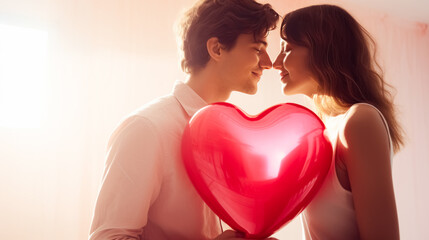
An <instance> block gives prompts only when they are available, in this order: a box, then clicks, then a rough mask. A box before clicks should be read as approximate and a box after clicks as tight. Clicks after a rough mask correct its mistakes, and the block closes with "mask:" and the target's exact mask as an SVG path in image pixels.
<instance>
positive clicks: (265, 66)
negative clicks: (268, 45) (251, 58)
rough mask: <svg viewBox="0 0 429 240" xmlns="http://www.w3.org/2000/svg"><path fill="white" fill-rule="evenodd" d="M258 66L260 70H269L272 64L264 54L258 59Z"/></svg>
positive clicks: (266, 54)
mask: <svg viewBox="0 0 429 240" xmlns="http://www.w3.org/2000/svg"><path fill="white" fill-rule="evenodd" d="M259 66H260V67H261V68H262V69H270V68H272V67H273V63H272V62H271V59H270V56H268V53H267V52H265V53H264V54H263V55H262V56H261V57H260V59H259Z"/></svg>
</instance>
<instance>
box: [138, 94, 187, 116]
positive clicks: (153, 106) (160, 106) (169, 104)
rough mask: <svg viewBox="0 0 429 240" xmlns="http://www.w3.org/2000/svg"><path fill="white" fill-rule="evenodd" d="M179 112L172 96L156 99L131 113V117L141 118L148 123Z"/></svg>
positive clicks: (179, 108)
mask: <svg viewBox="0 0 429 240" xmlns="http://www.w3.org/2000/svg"><path fill="white" fill-rule="evenodd" d="M178 111H181V105H180V103H179V102H178V101H177V99H176V97H175V96H174V95H171V94H170V95H165V96H162V97H159V98H156V99H154V100H152V101H150V102H148V103H146V104H144V105H143V106H141V107H139V108H138V109H136V110H135V111H134V112H132V113H131V116H138V117H143V118H145V119H147V120H149V121H157V120H159V118H165V117H166V115H165V114H167V113H168V115H167V116H171V115H175V113H178Z"/></svg>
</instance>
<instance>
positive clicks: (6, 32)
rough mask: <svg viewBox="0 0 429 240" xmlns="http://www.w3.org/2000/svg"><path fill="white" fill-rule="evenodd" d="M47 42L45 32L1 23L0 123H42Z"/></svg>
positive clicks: (28, 125) (30, 125)
mask: <svg viewBox="0 0 429 240" xmlns="http://www.w3.org/2000/svg"><path fill="white" fill-rule="evenodd" d="M47 43H48V34H47V32H44V31H40V30H35V29H30V28H20V27H14V26H7V25H1V24H0V112H1V114H0V115H1V117H0V126H2V127H11V128H38V127H40V126H41V122H42V118H43V116H45V111H46V100H45V95H46V93H45V90H46V75H47V74H46V72H47V71H46V70H47V69H46V68H47Z"/></svg>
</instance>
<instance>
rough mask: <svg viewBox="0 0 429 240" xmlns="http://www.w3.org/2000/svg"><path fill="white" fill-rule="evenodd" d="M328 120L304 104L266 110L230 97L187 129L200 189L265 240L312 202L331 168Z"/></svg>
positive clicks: (189, 166)
mask: <svg viewBox="0 0 429 240" xmlns="http://www.w3.org/2000/svg"><path fill="white" fill-rule="evenodd" d="M324 130H325V126H324V124H323V122H322V121H321V120H320V119H319V118H318V117H317V116H316V115H315V114H314V113H313V112H312V111H310V110H309V109H307V108H305V107H303V106H300V105H297V104H291V103H286V104H280V105H276V106H273V107H271V108H269V109H267V110H265V111H264V112H262V113H261V114H259V115H258V116H255V117H252V116H249V115H247V114H245V113H244V112H243V111H241V110H240V109H239V108H237V107H236V106H234V105H232V104H229V103H215V104H212V105H209V106H206V107H204V108H202V109H201V110H200V111H198V112H197V113H196V114H195V115H194V116H193V117H192V119H191V120H190V122H189V124H188V126H187V127H186V129H185V131H184V134H183V141H182V155H183V161H184V164H185V167H186V170H187V173H188V175H189V178H190V179H191V181H192V183H193V185H194V186H195V188H196V190H197V191H198V193H199V194H200V195H201V197H202V199H203V200H204V201H205V202H206V203H207V205H208V206H209V207H210V208H211V209H212V210H213V211H214V212H215V213H216V214H217V215H218V216H219V217H220V218H221V219H222V220H223V221H224V222H226V223H227V224H228V225H229V226H231V227H232V228H234V229H235V230H237V231H240V232H243V233H245V235H246V237H248V238H265V237H268V236H270V235H271V234H273V233H274V232H275V231H276V230H277V229H279V228H280V227H281V226H283V225H284V224H286V223H288V222H289V221H290V220H292V219H293V218H294V217H295V216H297V215H298V214H299V213H300V212H301V211H302V210H304V208H305V207H306V206H307V205H308V204H309V203H310V201H311V199H312V198H313V197H314V195H315V194H316V193H317V191H318V190H319V188H320V187H321V185H322V183H323V180H324V179H325V176H326V175H327V173H328V170H329V167H330V164H331V158H332V146H331V143H330V142H329V140H328V139H327V138H326V137H325V135H324Z"/></svg>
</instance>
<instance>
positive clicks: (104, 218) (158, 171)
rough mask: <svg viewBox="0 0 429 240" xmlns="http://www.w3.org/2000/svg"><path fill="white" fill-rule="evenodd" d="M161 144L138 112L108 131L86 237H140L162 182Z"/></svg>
mask: <svg viewBox="0 0 429 240" xmlns="http://www.w3.org/2000/svg"><path fill="white" fill-rule="evenodd" d="M161 149H162V146H161V142H160V138H159V136H158V135H157V134H156V132H155V129H154V127H153V125H152V123H151V122H150V121H149V120H147V119H145V118H143V117H140V116H133V117H130V118H128V119H126V120H125V121H124V122H122V123H121V124H120V125H119V127H118V128H117V129H116V130H115V131H114V133H113V134H112V136H111V138H110V140H109V144H108V153H107V158H106V165H105V169H104V175H103V181H102V185H101V188H100V191H99V194H98V197H97V201H96V205H95V211H94V216H93V220H92V224H91V231H90V236H89V239H90V240H98V239H115V240H119V239H121V240H122V239H141V238H142V235H143V231H144V226H145V225H146V224H147V220H148V217H147V216H148V211H149V207H150V205H151V204H152V203H153V202H154V201H155V199H156V198H157V196H158V194H159V191H160V187H161V182H162V158H161V155H162V150H161Z"/></svg>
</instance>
